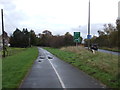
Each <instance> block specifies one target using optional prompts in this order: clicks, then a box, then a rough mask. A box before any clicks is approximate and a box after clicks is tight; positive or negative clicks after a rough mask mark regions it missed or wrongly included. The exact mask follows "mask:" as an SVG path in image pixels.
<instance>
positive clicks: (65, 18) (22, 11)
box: [0, 0, 120, 38]
mask: <svg viewBox="0 0 120 90" xmlns="http://www.w3.org/2000/svg"><path fill="white" fill-rule="evenodd" d="M119 1H120V0H91V34H92V35H97V31H98V30H100V29H102V28H103V24H105V23H106V24H107V23H112V24H114V25H115V21H116V19H117V17H118V2H119ZM88 2H89V0H0V8H1V9H4V20H5V31H6V32H7V33H8V34H11V33H13V31H14V30H15V28H16V27H17V28H19V29H22V28H28V30H30V29H33V30H34V31H35V32H36V34H38V33H41V32H42V31H43V30H46V29H47V30H50V31H51V32H52V33H53V35H63V34H65V33H66V32H70V33H71V34H73V32H75V31H80V32H81V36H82V37H83V38H86V35H87V23H88ZM0 20H1V17H0ZM0 24H1V21H0ZM0 28H1V25H0Z"/></svg>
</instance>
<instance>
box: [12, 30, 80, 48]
mask: <svg viewBox="0 0 120 90" xmlns="http://www.w3.org/2000/svg"><path fill="white" fill-rule="evenodd" d="M80 38H81V42H82V37H80ZM73 41H74V40H73V36H72V35H71V34H70V33H69V32H66V33H65V35H52V32H51V31H49V30H44V31H43V32H42V33H39V34H37V35H36V34H35V32H34V30H30V31H28V30H27V28H23V30H20V29H18V28H16V30H15V31H14V32H13V34H12V35H11V36H10V46H11V47H22V48H26V47H31V46H46V47H54V48H59V47H62V46H72V45H75V42H73ZM81 42H80V43H81Z"/></svg>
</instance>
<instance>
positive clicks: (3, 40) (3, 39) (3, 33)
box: [1, 9, 5, 57]
mask: <svg viewBox="0 0 120 90" xmlns="http://www.w3.org/2000/svg"><path fill="white" fill-rule="evenodd" d="M1 18H2V42H3V57H5V37H4V35H5V32H4V21H3V9H1Z"/></svg>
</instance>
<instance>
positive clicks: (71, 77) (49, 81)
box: [20, 48, 105, 88]
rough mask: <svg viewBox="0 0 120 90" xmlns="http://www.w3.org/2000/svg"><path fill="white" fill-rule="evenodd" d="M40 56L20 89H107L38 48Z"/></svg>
mask: <svg viewBox="0 0 120 90" xmlns="http://www.w3.org/2000/svg"><path fill="white" fill-rule="evenodd" d="M38 50H39V56H38V58H37V60H36V61H35V63H34V64H33V67H32V69H31V70H30V72H29V73H28V75H27V76H26V78H25V79H24V80H23V82H22V84H21V86H20V88H105V86H104V85H103V84H101V83H100V82H99V81H97V80H95V79H93V78H92V77H90V76H89V75H87V74H85V73H84V72H82V71H80V70H78V69H77V68H75V67H73V66H72V65H70V64H68V63H66V62H64V61H62V60H60V59H59V58H57V57H55V56H54V55H52V54H51V53H49V52H48V51H46V50H44V49H42V48H38Z"/></svg>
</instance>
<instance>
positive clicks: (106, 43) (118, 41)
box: [84, 19, 120, 48]
mask: <svg viewBox="0 0 120 90" xmlns="http://www.w3.org/2000/svg"><path fill="white" fill-rule="evenodd" d="M98 34H99V36H98V37H97V36H93V37H92V38H91V39H85V40H84V42H85V46H87V45H88V41H89V40H90V44H91V45H92V44H97V45H98V46H99V47H109V48H113V47H118V46H120V36H119V35H120V19H117V20H116V26H113V25H112V24H104V29H103V30H98Z"/></svg>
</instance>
